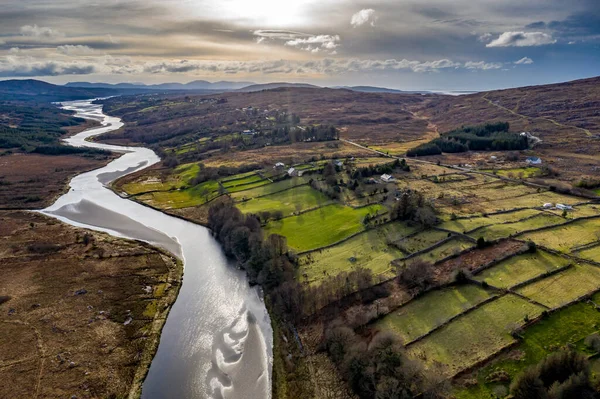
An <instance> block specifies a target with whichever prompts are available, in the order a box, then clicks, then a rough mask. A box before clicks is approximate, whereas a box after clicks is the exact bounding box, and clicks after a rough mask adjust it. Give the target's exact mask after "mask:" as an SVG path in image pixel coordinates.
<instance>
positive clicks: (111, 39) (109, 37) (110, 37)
mask: <svg viewBox="0 0 600 399" xmlns="http://www.w3.org/2000/svg"><path fill="white" fill-rule="evenodd" d="M105 41H106V42H107V43H112V44H117V43H121V40H119V38H118V37H114V36H113V35H111V34H110V33H109V34H108V35H106V37H105Z"/></svg>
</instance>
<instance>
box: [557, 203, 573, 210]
mask: <svg viewBox="0 0 600 399" xmlns="http://www.w3.org/2000/svg"><path fill="white" fill-rule="evenodd" d="M556 209H560V210H561V211H570V210H572V209H573V207H572V206H571V205H565V204H556Z"/></svg>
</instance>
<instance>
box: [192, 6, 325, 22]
mask: <svg viewBox="0 0 600 399" xmlns="http://www.w3.org/2000/svg"><path fill="white" fill-rule="evenodd" d="M315 3H316V1H315V0H292V1H285V0H251V1H249V0H222V1H220V2H218V3H217V4H214V5H212V6H211V10H203V11H201V12H203V13H205V12H206V11H208V12H210V13H211V14H214V15H211V16H214V17H217V18H219V19H226V20H245V21H248V22H251V23H254V24H261V25H265V26H269V27H291V26H300V25H303V24H306V23H308V22H310V20H309V11H310V6H311V5H313V4H315Z"/></svg>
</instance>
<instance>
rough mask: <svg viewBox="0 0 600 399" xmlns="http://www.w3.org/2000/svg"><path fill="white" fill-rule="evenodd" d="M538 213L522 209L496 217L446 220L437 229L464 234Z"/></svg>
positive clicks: (537, 213)
mask: <svg viewBox="0 0 600 399" xmlns="http://www.w3.org/2000/svg"><path fill="white" fill-rule="evenodd" d="M540 213H541V212H540V211H537V210H534V209H523V210H520V211H515V212H508V213H499V214H497V215H488V216H481V217H474V218H470V219H457V220H448V221H446V222H444V223H442V224H440V225H439V227H440V228H443V229H446V230H452V231H456V232H458V233H464V232H469V231H471V230H474V229H476V228H479V227H483V226H489V225H492V224H498V223H505V222H517V221H519V220H521V219H525V218H527V217H530V216H534V215H539V214H540Z"/></svg>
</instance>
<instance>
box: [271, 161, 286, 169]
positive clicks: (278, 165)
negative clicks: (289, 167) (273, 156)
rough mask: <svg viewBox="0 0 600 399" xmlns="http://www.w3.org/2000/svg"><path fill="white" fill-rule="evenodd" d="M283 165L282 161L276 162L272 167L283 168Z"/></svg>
mask: <svg viewBox="0 0 600 399" xmlns="http://www.w3.org/2000/svg"><path fill="white" fill-rule="evenodd" d="M283 167H285V164H284V163H283V162H277V163H276V164H275V166H273V169H277V168H283Z"/></svg>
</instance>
